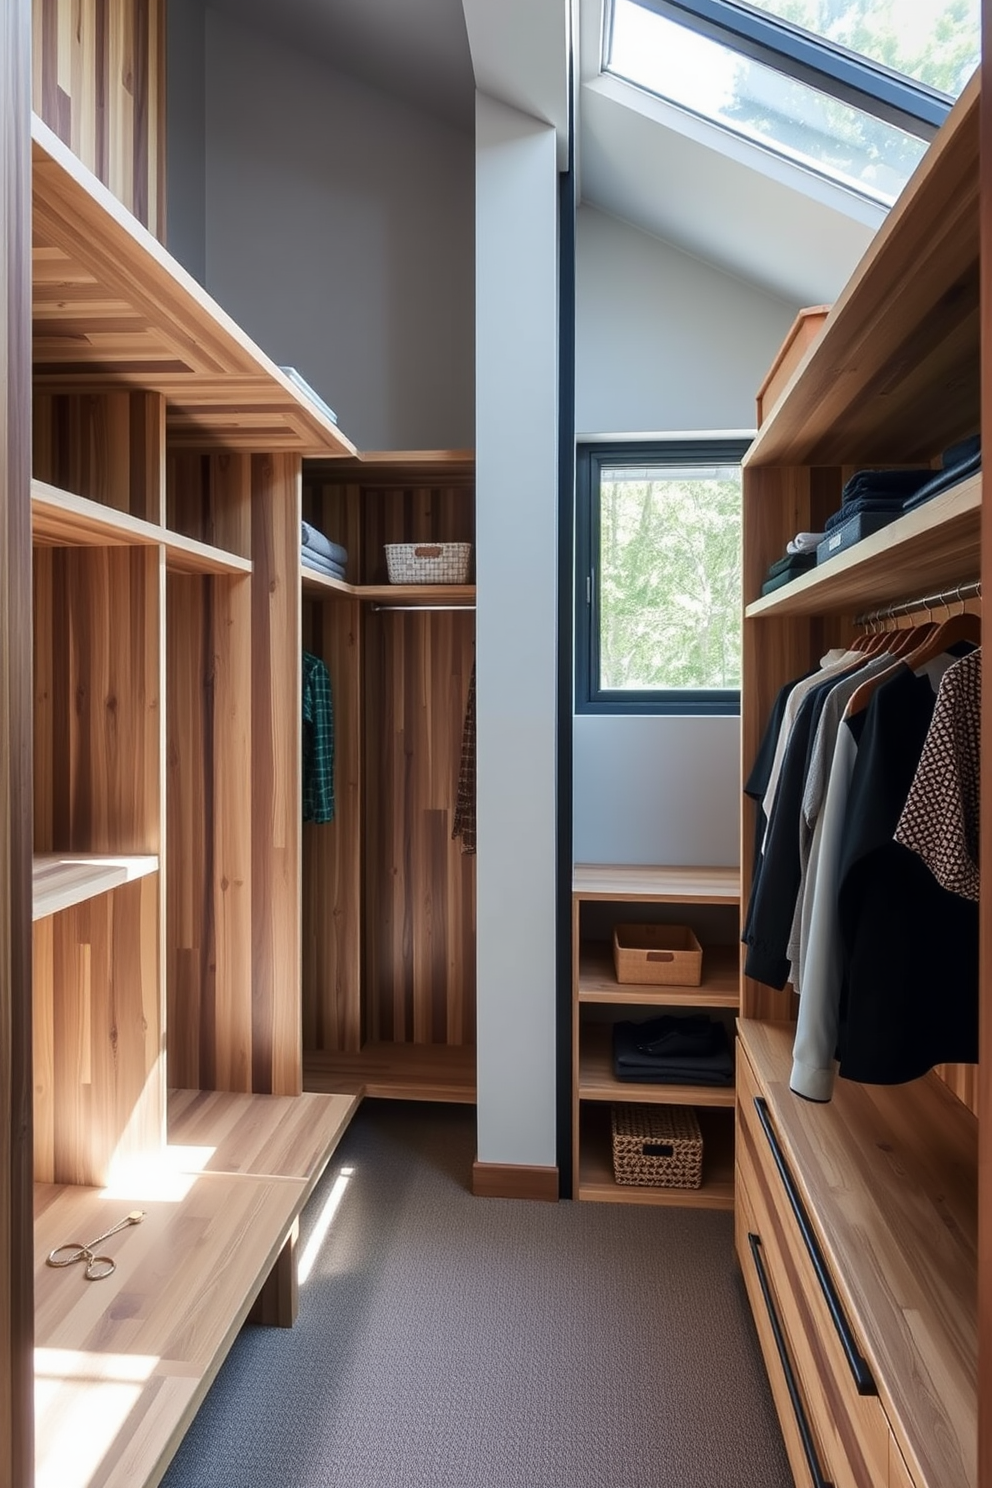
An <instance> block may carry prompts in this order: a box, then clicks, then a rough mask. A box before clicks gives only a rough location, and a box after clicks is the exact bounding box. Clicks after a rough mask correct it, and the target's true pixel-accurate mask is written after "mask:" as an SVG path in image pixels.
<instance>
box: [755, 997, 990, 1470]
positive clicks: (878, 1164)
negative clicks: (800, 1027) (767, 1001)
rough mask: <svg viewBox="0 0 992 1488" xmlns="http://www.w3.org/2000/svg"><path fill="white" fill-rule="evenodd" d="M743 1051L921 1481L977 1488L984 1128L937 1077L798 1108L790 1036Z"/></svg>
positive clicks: (773, 1034)
mask: <svg viewBox="0 0 992 1488" xmlns="http://www.w3.org/2000/svg"><path fill="white" fill-rule="evenodd" d="M739 1042H740V1044H741V1050H742V1052H741V1054H740V1055H739V1058H742V1057H747V1058H748V1059H749V1061H750V1067H751V1069H752V1070H753V1072H754V1077H755V1080H756V1083H757V1086H758V1087H759V1088H760V1090H761V1092H762V1093H763V1094H764V1096H765V1097H766V1099H767V1101H768V1107H769V1112H770V1115H771V1119H772V1123H773V1126H774V1129H775V1132H776V1135H777V1137H778V1139H779V1142H780V1144H781V1146H782V1148H783V1150H784V1152H785V1154H786V1157H787V1160H788V1162H789V1166H790V1169H791V1171H792V1174H793V1177H794V1179H795V1181H796V1184H797V1186H798V1188H799V1190H800V1192H801V1194H802V1197H803V1201H804V1203H805V1205H806V1208H807V1211H808V1213H809V1215H810V1219H811V1221H812V1223H813V1226H814V1228H815V1231H816V1234H817V1238H818V1240H819V1243H820V1246H821V1248H822V1250H823V1253H824V1255H825V1257H826V1259H827V1263H828V1265H829V1268H830V1272H831V1274H832V1276H833V1280H834V1283H835V1285H836V1287H837V1290H838V1292H839V1294H840V1296H841V1298H842V1301H843V1304H844V1307H845V1310H846V1311H847V1313H848V1315H849V1317H850V1319H851V1322H852V1326H854V1327H855V1328H856V1331H857V1333H858V1336H859V1338H860V1339H861V1342H862V1343H863V1346H864V1352H865V1356H866V1358H867V1360H868V1363H869V1365H870V1366H871V1369H872V1372H873V1374H874V1376H875V1380H876V1383H877V1385H878V1390H879V1396H880V1399H881V1401H882V1404H883V1406H884V1407H885V1412H886V1415H887V1417H888V1420H889V1423H890V1425H891V1427H892V1430H893V1432H894V1433H895V1435H896V1438H897V1440H898V1443H899V1446H900V1449H901V1451H902V1453H903V1455H904V1457H905V1459H906V1462H907V1463H908V1464H909V1466H910V1469H911V1472H912V1474H913V1478H914V1480H915V1481H916V1482H917V1483H918V1484H919V1485H920V1488H974V1485H975V1484H976V1483H977V1482H978V1481H979V1479H978V1477H977V1469H976V1441H977V1430H978V1414H979V1412H978V1385H977V1367H978V1360H977V1341H978V1324H977V1316H976V1308H975V1299H976V1286H977V1279H978V1278H977V1231H976V1218H977V1204H976V1182H977V1139H978V1126H977V1122H976V1121H975V1119H974V1117H972V1116H971V1114H970V1113H969V1112H968V1111H967V1110H966V1109H965V1108H964V1106H963V1105H962V1104H961V1103H960V1102H959V1101H957V1100H956V1099H955V1098H954V1097H953V1096H952V1095H951V1094H950V1092H949V1091H947V1089H946V1088H945V1087H944V1085H943V1084H942V1083H941V1082H940V1081H939V1080H937V1079H935V1078H933V1077H932V1076H927V1077H925V1078H924V1079H923V1080H917V1081H914V1082H912V1084H910V1085H907V1086H867V1085H857V1084H854V1083H853V1082H851V1081H839V1082H838V1085H837V1089H836V1090H835V1093H834V1097H833V1099H832V1100H831V1101H830V1102H829V1103H827V1104H815V1103H811V1102H808V1101H801V1100H797V1099H796V1097H795V1096H794V1095H792V1094H791V1092H790V1091H789V1088H788V1077H789V1071H790V1068H791V1051H792V1039H791V1032H790V1030H789V1029H788V1028H785V1027H777V1026H773V1025H771V1024H768V1023H755V1022H752V1021H750V1020H744V1021H742V1023H741V1024H740V1041H739Z"/></svg>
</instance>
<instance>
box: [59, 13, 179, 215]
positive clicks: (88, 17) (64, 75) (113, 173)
mask: <svg viewBox="0 0 992 1488" xmlns="http://www.w3.org/2000/svg"><path fill="white" fill-rule="evenodd" d="M33 20H34V27H33V31H34V36H33V41H34V46H33V56H34V69H33V73H34V108H35V112H36V113H38V114H40V115H41V117H42V118H43V119H44V120H45V123H46V124H48V126H49V127H50V128H51V129H53V130H54V131H55V133H56V134H57V135H58V136H59V137H60V138H61V139H62V140H63V141H64V143H65V144H66V145H68V146H69V148H70V149H71V150H73V151H74V153H75V154H76V155H78V156H79V158H80V160H82V161H83V162H84V163H85V164H86V165H87V166H88V167H89V169H90V170H91V171H93V172H94V174H95V175H97V176H98V177H99V178H100V180H101V181H102V182H103V183H104V185H105V186H107V187H108V188H109V189H110V190H111V191H112V192H113V193H114V195H115V196H116V197H117V198H118V200H119V201H121V202H122V203H123V204H124V206H125V207H127V208H128V209H129V210H130V211H131V212H133V213H134V215H135V217H137V219H138V221H139V222H141V223H143V224H144V226H145V227H147V228H149V229H150V231H151V232H153V233H154V234H155V235H156V236H157V237H159V238H161V239H163V240H164V237H165V220H164V218H165V170H164V166H165V88H164V78H165V0H33Z"/></svg>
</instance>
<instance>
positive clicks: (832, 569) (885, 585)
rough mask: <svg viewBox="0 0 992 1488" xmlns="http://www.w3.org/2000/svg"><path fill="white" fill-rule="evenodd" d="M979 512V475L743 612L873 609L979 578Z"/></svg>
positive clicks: (751, 616)
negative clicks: (862, 607) (861, 607)
mask: <svg viewBox="0 0 992 1488" xmlns="http://www.w3.org/2000/svg"><path fill="white" fill-rule="evenodd" d="M981 514H982V477H981V475H980V474H979V475H974V476H971V477H969V479H968V480H965V481H962V482H961V484H960V485H957V486H952V487H951V488H950V490H947V491H943V492H941V494H940V495H939V496H935V497H934V498H933V500H932V501H927V502H925V503H924V505H923V506H921V507H920V508H919V509H918V510H916V511H913V512H906V513H905V515H903V516H901V517H897V518H896V520H895V521H894V522H890V523H889V524H888V526H887V527H883V528H881V529H880V530H879V531H878V532H873V533H872V534H871V536H870V537H866V538H864V539H863V540H862V541H861V542H859V543H855V545H854V546H853V547H851V548H848V549H846V550H845V552H843V553H839V554H838V555H837V557H836V558H831V560H830V561H829V563H824V564H819V565H818V566H817V567H816V568H814V569H811V570H810V571H809V573H805V574H802V575H801V576H800V577H799V578H798V579H795V580H794V581H793V582H792V583H791V584H786V585H784V586H783V588H781V589H777V590H776V591H775V592H774V593H773V594H766V595H764V596H763V597H762V598H761V599H757V600H755V601H754V602H753V603H752V604H749V605H748V606H747V608H746V610H745V611H744V613H745V615H746V616H747V617H748V619H754V618H757V617H759V616H761V615H774V616H775V617H778V616H781V615H822V614H825V613H827V612H829V611H830V610H850V609H856V608H857V607H859V606H864V607H867V608H871V609H877V608H879V607H880V606H881V605H884V604H886V603H891V602H892V601H894V600H898V599H902V598H915V597H917V596H920V595H923V594H932V593H935V592H936V591H938V590H940V589H941V587H942V586H945V585H955V584H965V583H967V582H968V581H969V580H971V579H977V578H978V575H979V572H980V553H979V543H980V537H981Z"/></svg>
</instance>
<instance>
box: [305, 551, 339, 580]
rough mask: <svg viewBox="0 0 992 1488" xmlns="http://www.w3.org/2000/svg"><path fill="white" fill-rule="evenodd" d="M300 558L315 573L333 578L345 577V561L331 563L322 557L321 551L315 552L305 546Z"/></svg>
mask: <svg viewBox="0 0 992 1488" xmlns="http://www.w3.org/2000/svg"><path fill="white" fill-rule="evenodd" d="M300 560H301V562H302V563H303V566H304V567H305V568H312V569H313V570H314V572H315V573H322V574H327V575H329V577H330V578H332V579H344V577H345V569H344V564H343V563H331V562H329V561H328V560H327V559H326V558H322V557H321V555H320V554H319V553H315V552H313V550H312V549H311V548H303V550H302V551H301V553H300Z"/></svg>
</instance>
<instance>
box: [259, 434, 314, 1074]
mask: <svg viewBox="0 0 992 1488" xmlns="http://www.w3.org/2000/svg"><path fill="white" fill-rule="evenodd" d="M300 493H301V461H300V458H299V456H297V455H290V454H275V455H271V456H270V455H254V456H253V457H252V462H251V501H252V563H253V566H254V567H253V575H252V586H251V593H252V695H251V707H252V730H251V734H252V761H251V831H252V1015H253V1017H252V1089H253V1090H254V1091H256V1092H258V1093H259V1094H265V1093H270V1094H272V1095H297V1094H299V1092H300V1090H301V1089H302V1079H303V1069H302V1059H303V1053H302V1039H303V1036H302V1021H303V1013H302V1002H301V995H300V980H301V945H300V871H301V848H300V838H301V829H302V814H303V812H302V792H301V784H300V773H301V765H302V723H301V717H300V709H301V691H302V682H301V665H300V657H301V654H302V633H301V618H300V608H301V606H300V523H301V520H302V517H301V506H300V500H301V497H300Z"/></svg>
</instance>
